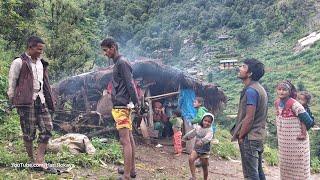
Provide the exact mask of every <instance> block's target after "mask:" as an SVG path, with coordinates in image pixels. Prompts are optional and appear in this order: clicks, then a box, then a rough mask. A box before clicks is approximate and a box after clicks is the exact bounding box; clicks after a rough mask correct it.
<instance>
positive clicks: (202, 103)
mask: <svg viewBox="0 0 320 180" xmlns="http://www.w3.org/2000/svg"><path fill="white" fill-rule="evenodd" d="M196 101H198V102H199V103H200V104H201V105H202V106H203V105H204V99H203V98H202V97H196Z"/></svg>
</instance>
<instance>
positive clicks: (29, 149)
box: [23, 140, 34, 163]
mask: <svg viewBox="0 0 320 180" xmlns="http://www.w3.org/2000/svg"><path fill="white" fill-rule="evenodd" d="M23 143H24V147H25V148H26V151H27V154H28V157H29V159H30V161H31V163H34V158H33V142H32V141H26V140H23Z"/></svg>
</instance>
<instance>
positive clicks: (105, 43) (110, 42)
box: [100, 38, 118, 50]
mask: <svg viewBox="0 0 320 180" xmlns="http://www.w3.org/2000/svg"><path fill="white" fill-rule="evenodd" d="M100 46H101V47H107V48H111V47H112V46H114V47H116V50H118V44H117V43H116V41H115V40H114V39H112V38H106V39H104V40H103V41H102V42H101V44H100Z"/></svg>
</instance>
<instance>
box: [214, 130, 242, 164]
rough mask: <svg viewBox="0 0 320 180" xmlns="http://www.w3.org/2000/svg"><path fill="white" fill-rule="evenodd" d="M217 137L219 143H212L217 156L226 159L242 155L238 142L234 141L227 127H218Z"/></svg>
mask: <svg viewBox="0 0 320 180" xmlns="http://www.w3.org/2000/svg"><path fill="white" fill-rule="evenodd" d="M215 138H216V139H218V140H219V144H214V145H212V149H211V152H212V153H213V155H215V156H219V157H222V158H224V159H230V158H232V159H237V158H239V157H240V156H239V155H240V152H239V149H238V148H237V147H236V146H237V144H234V143H232V142H231V141H230V140H231V135H230V133H229V131H227V130H225V129H220V128H219V129H218V130H217V132H216V133H215Z"/></svg>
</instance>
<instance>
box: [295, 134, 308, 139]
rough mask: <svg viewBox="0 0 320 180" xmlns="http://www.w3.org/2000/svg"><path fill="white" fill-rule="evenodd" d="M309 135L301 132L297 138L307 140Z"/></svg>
mask: <svg viewBox="0 0 320 180" xmlns="http://www.w3.org/2000/svg"><path fill="white" fill-rule="evenodd" d="M306 138H307V136H306V135H305V134H300V135H298V136H297V140H305V139H306Z"/></svg>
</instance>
